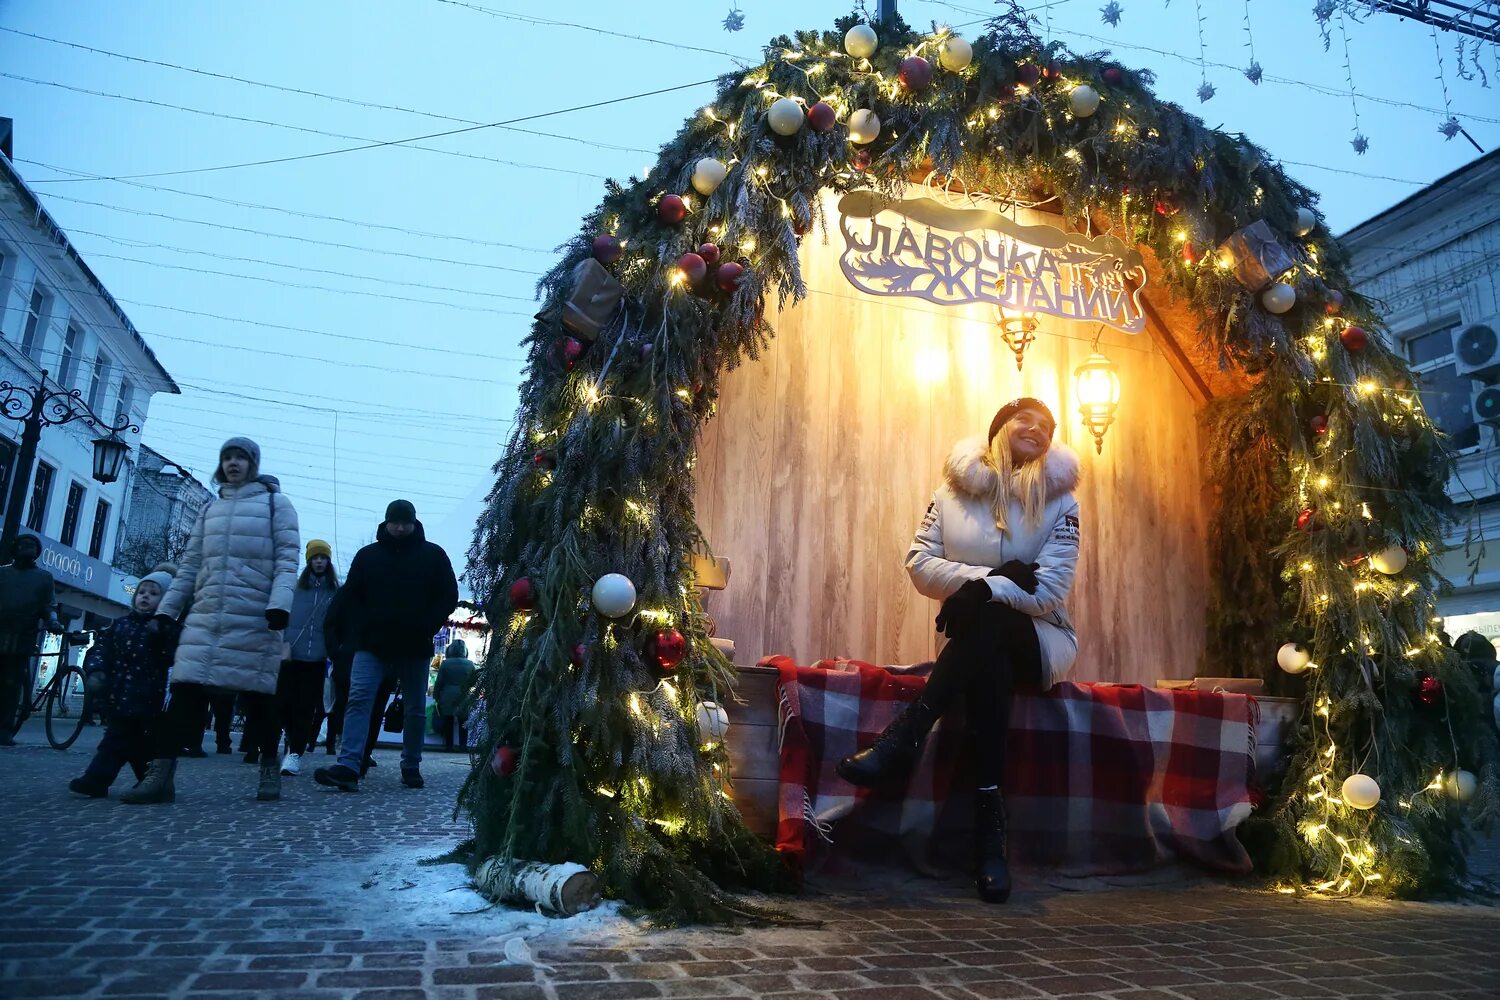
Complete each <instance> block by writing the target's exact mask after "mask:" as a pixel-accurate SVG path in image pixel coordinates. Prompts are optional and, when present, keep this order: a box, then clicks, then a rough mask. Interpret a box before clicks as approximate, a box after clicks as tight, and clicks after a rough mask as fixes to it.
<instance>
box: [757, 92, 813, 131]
mask: <svg viewBox="0 0 1500 1000" xmlns="http://www.w3.org/2000/svg"><path fill="white" fill-rule="evenodd" d="M805 121H807V112H805V111H803V110H802V105H800V104H798V103H797V102H796V101H794V100H792V99H791V98H790V97H779V98H777V99H776V103H774V104H772V105H771V110H770V111H767V112H766V123H767V124H768V125H770V126H771V131H772V132H775V133H776V134H777V135H796V134H797V133H798V132H799V131H800V130H801V128H802V123H803V122H805Z"/></svg>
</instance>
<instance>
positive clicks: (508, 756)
mask: <svg viewBox="0 0 1500 1000" xmlns="http://www.w3.org/2000/svg"><path fill="white" fill-rule="evenodd" d="M520 761H521V755H520V754H518V753H516V748H515V747H510V746H506V745H505V744H504V743H502V744H500V745H499V746H497V747H496V748H495V752H494V753H493V754H491V755H490V770H491V771H494V772H495V776H496V777H497V778H509V777H510V776H511V775H512V774H515V773H516V765H517V764H519V763H520Z"/></svg>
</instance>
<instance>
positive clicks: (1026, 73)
mask: <svg viewBox="0 0 1500 1000" xmlns="http://www.w3.org/2000/svg"><path fill="white" fill-rule="evenodd" d="M1041 78H1042V68H1041V67H1040V66H1038V65H1036V64H1035V63H1020V64H1019V65H1017V66H1016V82H1017V83H1019V84H1020V85H1021V86H1023V87H1035V86H1036V85H1037V82H1038V81H1040V80H1041Z"/></svg>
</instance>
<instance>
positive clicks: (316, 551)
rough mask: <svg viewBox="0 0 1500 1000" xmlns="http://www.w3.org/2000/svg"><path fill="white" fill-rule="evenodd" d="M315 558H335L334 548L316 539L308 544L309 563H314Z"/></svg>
mask: <svg viewBox="0 0 1500 1000" xmlns="http://www.w3.org/2000/svg"><path fill="white" fill-rule="evenodd" d="M313 556H327V557H328V558H329V559H332V558H333V546H332V545H329V544H328V543H327V542H325V541H323V539H321V538H314V539H313V540H312V541H310V542H308V543H307V561H308V562H312V560H313Z"/></svg>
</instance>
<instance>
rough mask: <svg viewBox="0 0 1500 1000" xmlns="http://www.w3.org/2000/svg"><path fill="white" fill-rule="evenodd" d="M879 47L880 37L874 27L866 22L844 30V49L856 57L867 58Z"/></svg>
mask: <svg viewBox="0 0 1500 1000" xmlns="http://www.w3.org/2000/svg"><path fill="white" fill-rule="evenodd" d="M878 48H880V39H879V38H877V37H875V29H874V28H872V27H870V26H869V25H868V24H856V25H855V26H854V27H852V28H850V29H849V30H848V31H846V32H844V51H845V52H847V53H849V54H850V55H851V56H853V57H854V58H856V59H868V58H870V57H871V56H873V55H874V54H875V50H876V49H878Z"/></svg>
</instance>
